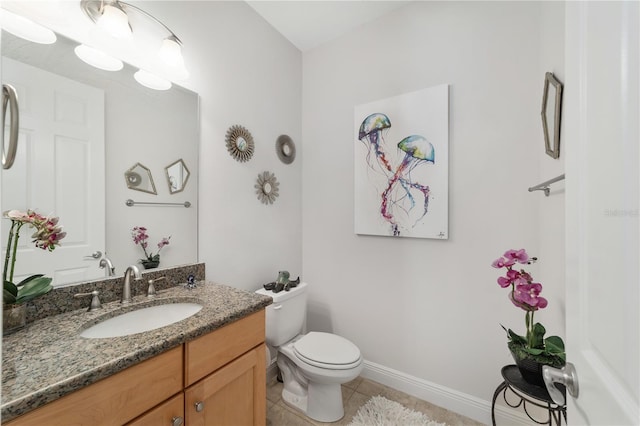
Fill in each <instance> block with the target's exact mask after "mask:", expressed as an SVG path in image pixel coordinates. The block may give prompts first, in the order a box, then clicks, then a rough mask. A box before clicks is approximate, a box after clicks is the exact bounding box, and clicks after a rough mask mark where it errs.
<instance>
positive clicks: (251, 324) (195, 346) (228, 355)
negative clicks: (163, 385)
mask: <svg viewBox="0 0 640 426" xmlns="http://www.w3.org/2000/svg"><path fill="white" fill-rule="evenodd" d="M264 312H265V311H264V309H263V310H261V311H259V312H256V313H254V314H251V315H249V316H247V317H245V318H243V319H241V320H238V321H236V322H233V323H231V324H229V325H226V326H224V327H222V328H220V329H218V330H216V331H214V332H212V333H209V334H207V335H205V336H202V337H199V338H197V339H195V340H192V341H190V342H187V343H186V344H185V366H184V368H185V372H184V374H185V387H186V386H189V385H192V384H193V383H195V382H197V381H198V380H200V379H202V378H203V377H205V376H207V375H209V374H210V373H212V372H213V371H215V370H217V369H218V368H220V367H222V366H223V365H225V364H227V363H228V362H230V361H232V360H234V359H235V358H238V357H239V356H240V355H242V354H244V353H245V352H247V351H249V350H251V349H253V348H255V347H256V346H258V345H259V344H261V343H263V342H264V338H265V323H264V321H265V313H264Z"/></svg>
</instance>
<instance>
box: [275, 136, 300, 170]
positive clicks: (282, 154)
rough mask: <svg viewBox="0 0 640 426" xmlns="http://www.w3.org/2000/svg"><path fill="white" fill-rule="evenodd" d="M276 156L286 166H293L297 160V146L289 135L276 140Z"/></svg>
mask: <svg viewBox="0 0 640 426" xmlns="http://www.w3.org/2000/svg"><path fill="white" fill-rule="evenodd" d="M276 154H278V158H279V159H280V161H282V162H283V163H284V164H291V163H293V160H295V159H296V145H295V144H294V143H293V140H292V139H291V137H290V136H289V135H280V136H278V139H276Z"/></svg>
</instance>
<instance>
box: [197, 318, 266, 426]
mask: <svg viewBox="0 0 640 426" xmlns="http://www.w3.org/2000/svg"><path fill="white" fill-rule="evenodd" d="M264 321H265V314H264V310H262V311H260V312H257V313H255V314H252V315H250V316H248V317H246V318H244V319H242V320H240V321H237V322H234V323H231V324H229V325H227V326H225V327H223V328H221V329H219V330H216V331H215V332H213V333H210V334H208V335H205V336H202V337H200V338H198V339H196V340H193V341H191V342H187V343H186V344H185V385H186V386H187V387H186V389H185V421H186V425H187V426H201V425H206V426H216V425H245V426H250V425H264V424H265V423H266V408H267V407H266V358H265V357H266V354H265V352H266V346H265V344H264V338H265V328H264V327H265V322H264Z"/></svg>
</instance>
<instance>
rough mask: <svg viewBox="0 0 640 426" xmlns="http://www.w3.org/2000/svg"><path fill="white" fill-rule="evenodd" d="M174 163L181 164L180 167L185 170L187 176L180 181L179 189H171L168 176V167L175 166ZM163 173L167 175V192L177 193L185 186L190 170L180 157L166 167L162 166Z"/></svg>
mask: <svg viewBox="0 0 640 426" xmlns="http://www.w3.org/2000/svg"><path fill="white" fill-rule="evenodd" d="M176 164H182V168H183V169H184V170H185V171H186V172H187V177H186V178H185V179H184V181H182V186H181V187H180V189H176V190H175V191H174V190H173V189H172V186H171V177H170V176H169V169H170V168H171V167H173V166H175V165H176ZM164 171H165V174H166V176H167V185H168V186H169V194H177V193H178V192H182V191H184V189H185V188H186V187H187V182H189V177H190V176H191V172H190V171H189V168H188V167H187V165H186V163H185V162H184V160H183V159H182V158H180V159H178V160H176V161H174V162H173V163H171V164H169V165H168V166H167V167H165V168H164Z"/></svg>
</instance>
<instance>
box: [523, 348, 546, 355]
mask: <svg viewBox="0 0 640 426" xmlns="http://www.w3.org/2000/svg"><path fill="white" fill-rule="evenodd" d="M522 349H523V350H524V351H525V352H526V353H528V354H531V355H540V354H541V353H543V352H544V349H539V348H522Z"/></svg>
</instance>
